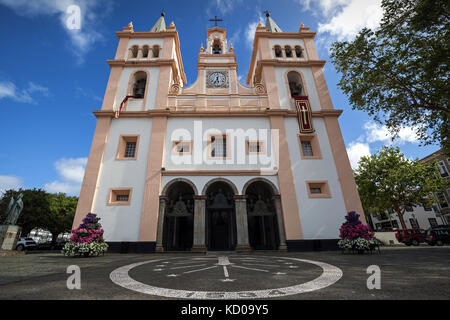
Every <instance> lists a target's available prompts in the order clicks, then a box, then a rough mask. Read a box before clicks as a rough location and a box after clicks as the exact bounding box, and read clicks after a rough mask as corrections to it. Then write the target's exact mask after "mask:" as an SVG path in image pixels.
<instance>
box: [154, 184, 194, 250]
mask: <svg viewBox="0 0 450 320" xmlns="http://www.w3.org/2000/svg"><path fill="white" fill-rule="evenodd" d="M194 194H195V191H194V189H193V188H192V186H191V185H190V184H189V183H187V182H185V181H176V182H174V183H172V184H171V185H170V186H169V188H168V189H167V191H166V192H165V195H166V197H167V204H166V208H165V213H164V226H163V239H162V242H163V247H164V250H165V251H186V250H190V249H191V248H192V240H193V235H194Z"/></svg>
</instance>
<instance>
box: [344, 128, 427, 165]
mask: <svg viewBox="0 0 450 320" xmlns="http://www.w3.org/2000/svg"><path fill="white" fill-rule="evenodd" d="M363 129H364V134H363V135H361V136H360V137H359V138H358V139H356V141H353V142H350V143H349V145H348V147H347V153H348V158H349V160H350V163H351V165H352V168H353V169H356V168H357V167H358V161H359V159H360V158H361V157H362V156H368V155H370V145H371V144H373V143H377V142H378V143H380V142H381V143H383V144H387V145H392V144H396V145H403V144H405V143H418V142H419V138H418V136H417V134H416V129H415V128H414V127H403V128H401V129H400V131H399V133H398V138H396V139H395V140H392V137H393V135H392V134H391V133H390V132H389V130H388V129H387V127H386V126H384V125H383V126H382V125H379V124H377V123H375V122H373V121H366V122H365V123H364V125H363Z"/></svg>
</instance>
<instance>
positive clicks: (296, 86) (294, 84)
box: [287, 71, 304, 97]
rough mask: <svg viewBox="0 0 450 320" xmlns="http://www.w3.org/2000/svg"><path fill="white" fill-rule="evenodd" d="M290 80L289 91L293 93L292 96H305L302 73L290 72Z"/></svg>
mask: <svg viewBox="0 0 450 320" xmlns="http://www.w3.org/2000/svg"><path fill="white" fill-rule="evenodd" d="M287 77H288V82H289V91H290V93H291V97H297V96H303V95H304V90H303V84H302V78H301V76H300V74H298V73H297V72H295V71H291V72H289V73H288V76H287Z"/></svg>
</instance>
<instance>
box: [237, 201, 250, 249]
mask: <svg viewBox="0 0 450 320" xmlns="http://www.w3.org/2000/svg"><path fill="white" fill-rule="evenodd" d="M234 205H235V208H236V230H237V245H236V251H250V250H251V247H250V244H249V241H248V223H247V196H246V195H235V196H234Z"/></svg>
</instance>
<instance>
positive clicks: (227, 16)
mask: <svg viewBox="0 0 450 320" xmlns="http://www.w3.org/2000/svg"><path fill="white" fill-rule="evenodd" d="M380 2H381V0H333V1H332V0H316V1H311V0H278V1H266V0H257V1H244V0H228V1H225V0H209V1H203V0H191V1H178V0H174V1H170V2H166V1H161V0H153V1H148V0H126V1H125V0H116V1H113V0H109V1H108V0H0V37H1V39H2V41H3V45H2V50H1V51H0V58H1V61H3V63H2V64H1V65H0V111H1V112H2V113H3V116H2V117H1V119H0V133H1V136H2V139H1V142H0V191H1V190H4V189H8V188H19V187H23V188H34V187H36V188H45V189H46V190H48V191H50V192H66V193H68V194H74V195H78V192H79V189H80V185H81V180H82V177H83V172H84V166H85V164H86V160H87V157H88V155H89V150H90V146H91V142H92V137H93V134H94V130H95V125H96V118H95V117H94V116H93V114H92V110H96V109H100V107H101V101H102V99H103V95H104V92H105V88H106V84H107V80H108V76H109V66H108V64H107V63H106V59H112V58H113V57H114V54H115V51H116V47H117V43H118V41H117V37H116V35H115V31H119V30H121V28H122V27H123V26H126V25H127V24H128V23H129V22H130V21H133V25H134V30H135V31H148V30H150V28H151V27H152V26H153V24H154V23H155V22H156V20H157V19H158V17H159V15H160V12H161V9H164V10H165V12H166V23H167V24H169V23H170V22H171V21H174V23H175V25H176V27H177V30H178V33H179V36H180V42H181V53H182V58H183V64H184V67H185V72H186V75H187V80H188V84H190V83H192V82H193V81H195V79H196V77H197V71H196V63H197V54H198V52H199V48H200V45H201V43H202V42H204V41H205V38H206V29H207V28H208V27H211V26H213V24H212V23H211V22H209V21H208V19H210V18H212V17H214V16H215V15H217V16H219V17H220V18H222V19H223V20H224V21H223V22H222V23H220V26H221V27H224V28H226V29H227V36H228V41H229V42H231V43H232V44H233V46H234V51H235V53H236V55H237V62H238V75H239V76H241V77H242V81H243V82H244V81H245V78H246V75H247V72H248V68H249V63H250V57H251V43H252V40H253V34H254V28H255V27H256V24H257V23H258V21H259V20H260V19H264V15H263V11H264V10H269V11H271V16H272V18H273V19H274V20H275V21H276V23H277V24H278V25H279V26H280V27H281V28H282V29H283V31H288V32H289V31H290V32H293V31H297V30H298V27H299V23H300V22H303V23H304V24H305V26H307V27H310V28H311V30H312V31H316V32H318V34H317V35H316V40H315V42H316V47H317V49H318V54H319V58H320V59H325V60H329V53H328V48H329V45H330V44H331V43H332V41H334V40H343V39H351V38H352V37H353V36H354V34H355V32H356V31H357V30H359V29H360V28H362V27H364V26H368V27H376V25H377V24H378V22H379V20H380V17H381V9H380ZM71 4H77V5H79V6H80V8H81V14H82V25H81V30H78V31H73V30H69V29H67V28H66V24H65V21H66V19H67V16H66V14H65V12H66V9H67V7H68V6H69V5H71ZM324 71H325V77H326V80H327V83H328V87H329V90H330V94H331V98H332V101H333V104H334V106H335V108H336V109H343V110H344V113H343V115H342V116H341V117H340V119H339V121H340V124H341V129H342V133H343V136H344V140H345V143H346V145H347V149H348V152H349V157H350V159H351V162H352V164H353V165H355V164H356V162H357V159H358V158H359V157H360V156H361V155H366V154H369V153H375V152H376V151H377V150H378V149H379V148H380V147H381V146H382V145H384V144H389V143H391V142H390V136H389V134H388V132H387V131H386V129H385V128H383V127H382V126H379V125H376V124H374V123H373V122H371V120H370V117H369V116H368V115H367V114H365V113H363V112H358V111H353V110H351V107H350V106H349V104H348V100H347V98H346V97H345V96H344V95H343V94H342V92H340V91H339V89H338V88H337V86H336V84H337V82H338V81H339V75H338V74H337V73H336V71H335V69H334V68H333V66H332V64H331V62H328V63H327V64H326V66H325V69H324ZM395 144H396V145H398V146H400V148H401V150H402V151H403V152H404V153H405V155H406V156H407V157H410V158H422V157H424V156H426V155H427V154H430V153H432V152H434V151H436V150H437V149H438V147H437V146H427V147H419V143H418V142H417V139H416V137H415V135H414V130H413V128H405V129H404V130H402V131H401V138H400V139H399V140H397V141H396V142H395Z"/></svg>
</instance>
